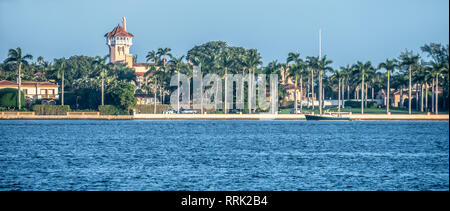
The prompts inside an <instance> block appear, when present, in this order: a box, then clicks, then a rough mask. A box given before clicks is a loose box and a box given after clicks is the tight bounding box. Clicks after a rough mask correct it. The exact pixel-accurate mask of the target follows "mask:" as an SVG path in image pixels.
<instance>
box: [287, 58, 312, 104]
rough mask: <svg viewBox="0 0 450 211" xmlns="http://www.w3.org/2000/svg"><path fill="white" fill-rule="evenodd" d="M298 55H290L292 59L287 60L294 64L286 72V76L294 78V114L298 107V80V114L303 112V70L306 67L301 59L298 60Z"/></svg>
mask: <svg viewBox="0 0 450 211" xmlns="http://www.w3.org/2000/svg"><path fill="white" fill-rule="evenodd" d="M299 57H300V54H294V55H292V57H291V58H290V59H288V60H291V59H292V61H293V62H295V63H294V64H293V65H292V67H290V69H289V71H288V76H289V77H291V78H294V86H295V91H294V100H295V102H294V110H295V113H297V109H298V105H297V101H298V98H297V89H298V82H299V79H300V112H302V110H303V105H302V98H303V75H304V73H305V69H306V67H307V63H306V62H304V61H303V60H302V59H300V58H299Z"/></svg>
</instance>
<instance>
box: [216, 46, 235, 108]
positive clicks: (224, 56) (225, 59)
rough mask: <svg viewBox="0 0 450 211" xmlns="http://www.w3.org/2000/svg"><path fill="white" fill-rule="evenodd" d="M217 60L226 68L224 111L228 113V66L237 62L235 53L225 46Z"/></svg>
mask: <svg viewBox="0 0 450 211" xmlns="http://www.w3.org/2000/svg"><path fill="white" fill-rule="evenodd" d="M217 62H218V63H219V64H218V65H219V66H222V67H223V69H224V74H223V75H224V80H225V89H224V90H225V103H224V113H225V114H226V113H228V109H229V108H228V106H227V103H226V102H227V97H228V92H227V91H228V88H227V85H228V68H229V67H231V65H233V63H234V62H235V61H234V60H233V55H232V54H231V52H230V50H229V49H228V48H225V49H223V50H221V52H220V57H219V59H218V60H217Z"/></svg>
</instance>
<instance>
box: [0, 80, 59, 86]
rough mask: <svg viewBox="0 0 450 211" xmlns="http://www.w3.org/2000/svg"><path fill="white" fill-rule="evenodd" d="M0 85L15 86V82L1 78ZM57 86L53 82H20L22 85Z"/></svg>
mask: <svg viewBox="0 0 450 211" xmlns="http://www.w3.org/2000/svg"><path fill="white" fill-rule="evenodd" d="M0 85H4V86H8V85H9V86H12V85H14V86H17V82H13V81H7V80H3V81H0ZM36 85H38V86H58V85H56V84H54V83H50V82H22V86H36Z"/></svg>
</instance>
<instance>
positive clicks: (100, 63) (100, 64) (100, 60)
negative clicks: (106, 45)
mask: <svg viewBox="0 0 450 211" xmlns="http://www.w3.org/2000/svg"><path fill="white" fill-rule="evenodd" d="M107 59H108V56H104V57H99V56H97V57H95V61H94V66H95V67H96V68H97V69H99V71H100V76H101V81H102V105H105V76H106V74H107V70H108V69H107V67H106V60H107Z"/></svg>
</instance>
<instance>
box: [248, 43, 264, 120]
mask: <svg viewBox="0 0 450 211" xmlns="http://www.w3.org/2000/svg"><path fill="white" fill-rule="evenodd" d="M244 62H245V65H246V66H247V68H248V71H249V74H248V112H249V113H250V114H251V113H252V107H253V103H252V101H253V100H252V99H253V88H254V87H253V86H254V85H253V82H254V71H255V69H256V66H257V65H260V64H262V62H261V56H260V55H259V53H258V51H257V50H256V49H250V50H248V51H247V53H246V55H245V60H244Z"/></svg>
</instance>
